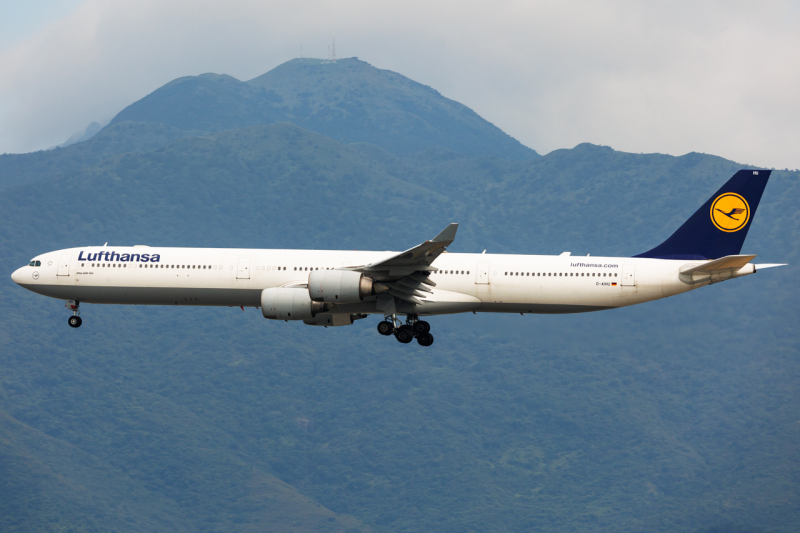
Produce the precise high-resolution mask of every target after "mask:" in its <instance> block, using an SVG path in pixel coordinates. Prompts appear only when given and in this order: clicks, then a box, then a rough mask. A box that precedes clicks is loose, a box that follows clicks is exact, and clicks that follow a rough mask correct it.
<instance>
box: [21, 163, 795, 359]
mask: <svg viewBox="0 0 800 533" xmlns="http://www.w3.org/2000/svg"><path fill="white" fill-rule="evenodd" d="M769 175H770V171H769V170H741V171H739V172H737V173H736V174H735V175H734V176H733V177H732V178H731V179H730V180H728V182H727V183H726V184H725V185H724V186H723V187H722V188H721V189H720V190H719V191H717V192H716V193H715V194H714V195H713V196H712V197H711V198H710V199H709V200H708V201H707V202H706V203H705V204H704V205H703V206H702V207H701V208H700V209H699V210H698V211H697V212H696V213H695V214H694V215H692V217H691V218H690V219H689V220H687V221H686V222H685V223H684V224H683V225H682V226H681V227H680V228H679V229H678V230H677V231H676V232H675V233H674V234H673V235H672V236H670V237H669V238H668V239H667V240H666V241H664V242H663V243H662V244H660V245H658V246H656V247H655V248H653V249H652V250H650V251H648V252H645V253H642V254H639V255H637V256H634V257H590V256H586V257H572V256H570V254H569V252H564V253H562V254H561V255H559V256H542V255H495V254H485V253H483V254H459V253H447V252H446V251H445V250H446V249H447V247H448V246H450V244H451V243H452V242H453V240H454V239H455V237H456V229H457V228H458V224H450V225H449V226H447V227H446V228H445V229H444V230H443V231H442V232H441V233H439V234H438V235H437V236H436V237H434V238H433V239H431V240H429V241H425V242H424V243H422V244H420V245H419V246H415V247H414V248H411V249H409V250H406V251H405V252H357V251H356V252H354V251H310V250H253V249H227V248H161V247H159V248H151V247H148V246H132V247H127V246H126V247H122V246H107V245H103V246H99V247H98V246H84V247H80V248H69V249H66V250H57V251H55V252H48V253H45V254H42V255H40V256H37V257H34V258H33V259H31V261H30V263H29V264H28V265H26V266H23V267H22V268H20V269H18V270H16V271H15V272H14V273H13V274H12V276H11V278H12V279H13V280H14V281H15V282H16V283H18V284H19V285H21V286H22V287H24V288H26V289H28V290H31V291H33V292H36V293H39V294H43V295H45V296H50V297H52V298H58V299H63V300H66V302H67V304H66V307H68V308H69V309H70V310H71V311H72V315H71V316H70V317H69V325H70V326H72V327H73V328H77V327H79V326H80V325H81V318H80V316H79V307H80V304H82V303H96V304H134V305H215V306H237V307H242V308H244V307H256V308H258V307H260V308H261V312H262V314H263V315H264V317H265V318H269V319H272V320H285V321H289V320H302V321H303V322H304V323H306V324H309V325H312V326H348V325H351V324H352V323H353V321H355V320H358V319H361V318H366V317H367V316H368V315H371V314H377V315H380V316H382V317H384V320H383V321H382V322H380V323H379V324H378V331H379V332H380V333H381V334H382V335H394V336H395V337H396V338H397V340H398V341H400V342H402V343H408V342H411V341H412V340H413V339H414V338H416V339H417V342H418V343H419V344H421V345H422V346H430V345H431V344H432V343H433V335H432V334H431V333H430V324H429V323H428V322H426V321H424V320H422V319H421V317H426V316H432V315H441V314H451V313H466V312H481V313H523V314H524V313H582V312H587V311H600V310H604V309H613V308H616V307H624V306H627V305H633V304H638V303H642V302H649V301H651V300H657V299H659V298H665V297H667V296H673V295H676V294H680V293H683V292H687V291H691V290H694V289H697V288H700V287H704V286H706V285H710V284H712V283H716V282H719V281H724V280H727V279H731V278H738V277H741V276H747V275H749V274H754V273H755V272H757V271H758V270H760V269H764V268H769V267H774V266H780V265H776V264H772V265H754V264H753V263H751V261H752V260H753V259H754V258H755V255H740V251H741V249H742V244H743V243H744V240H745V237H746V235H747V231H748V229H749V228H750V224H751V222H752V220H753V216H754V215H755V212H756V208H757V207H758V203H759V201H760V200H761V195H762V193H763V192H764V187H766V185H767V180H768V179H769ZM398 316H404V317H405V323H403V322H402V321H401V320H400V319H398Z"/></svg>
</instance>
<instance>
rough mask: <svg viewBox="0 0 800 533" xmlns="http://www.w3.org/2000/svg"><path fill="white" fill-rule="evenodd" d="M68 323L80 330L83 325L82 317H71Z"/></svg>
mask: <svg viewBox="0 0 800 533" xmlns="http://www.w3.org/2000/svg"><path fill="white" fill-rule="evenodd" d="M67 322H68V323H69V325H70V326H71V327H73V328H79V327H81V324H82V323H83V320H81V317H79V316H71V317H69V319H68V320H67Z"/></svg>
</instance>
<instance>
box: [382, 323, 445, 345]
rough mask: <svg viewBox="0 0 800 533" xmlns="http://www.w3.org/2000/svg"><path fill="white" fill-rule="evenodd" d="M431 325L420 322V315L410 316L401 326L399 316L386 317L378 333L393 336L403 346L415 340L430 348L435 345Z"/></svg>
mask: <svg viewBox="0 0 800 533" xmlns="http://www.w3.org/2000/svg"><path fill="white" fill-rule="evenodd" d="M430 331H431V325H430V324H428V323H427V322H425V321H424V320H420V319H419V316H418V315H409V316H408V317H407V318H406V323H405V324H401V323H400V321H399V320H397V315H390V316H387V317H384V320H383V322H381V323H379V324H378V333H380V334H381V335H387V336H388V335H392V334H394V337H395V338H396V339H397V340H398V342H401V343H403V344H408V343H409V342H411V341H413V340H414V339H415V338H416V339H417V342H418V343H419V345H420V346H430V345H431V344H433V335H431V333H430Z"/></svg>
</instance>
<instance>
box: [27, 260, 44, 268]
mask: <svg viewBox="0 0 800 533" xmlns="http://www.w3.org/2000/svg"><path fill="white" fill-rule="evenodd" d="M28 266H31V267H40V266H42V262H41V261H31V262H30V263H28Z"/></svg>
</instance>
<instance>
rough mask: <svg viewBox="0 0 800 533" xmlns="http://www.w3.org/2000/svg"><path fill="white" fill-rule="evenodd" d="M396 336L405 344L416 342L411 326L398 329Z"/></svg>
mask: <svg viewBox="0 0 800 533" xmlns="http://www.w3.org/2000/svg"><path fill="white" fill-rule="evenodd" d="M394 336H395V337H396V338H397V340H398V341H400V342H402V343H403V344H408V343H409V342H411V341H413V340H414V332H413V330H412V329H411V326H409V325H405V326H400V327H399V328H397V332H396V333H395V334H394Z"/></svg>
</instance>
